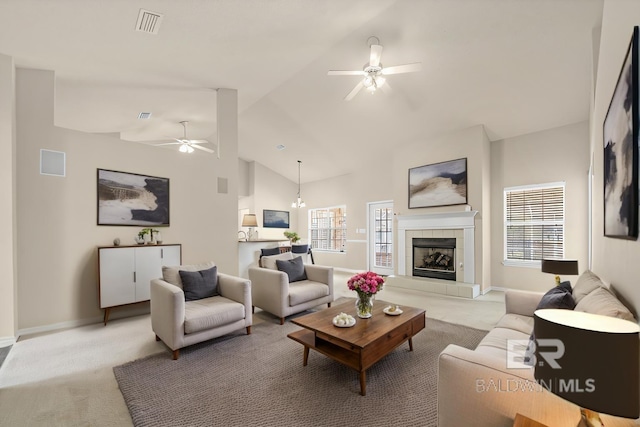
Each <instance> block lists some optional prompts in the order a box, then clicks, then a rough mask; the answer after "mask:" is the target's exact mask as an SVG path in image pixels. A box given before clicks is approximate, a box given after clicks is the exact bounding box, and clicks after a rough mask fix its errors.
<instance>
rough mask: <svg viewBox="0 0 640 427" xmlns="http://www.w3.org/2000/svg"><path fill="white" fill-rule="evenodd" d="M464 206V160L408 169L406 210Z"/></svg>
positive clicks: (465, 160)
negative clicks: (407, 206) (407, 201)
mask: <svg viewBox="0 0 640 427" xmlns="http://www.w3.org/2000/svg"><path fill="white" fill-rule="evenodd" d="M465 204H467V159H466V158H464V159H457V160H450V161H447V162H441V163H435V164H432V165H425V166H419V167H417V168H412V169H409V208H410V209H412V208H427V207H432V206H450V205H465Z"/></svg>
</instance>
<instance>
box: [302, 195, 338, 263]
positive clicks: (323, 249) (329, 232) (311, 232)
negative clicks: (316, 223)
mask: <svg viewBox="0 0 640 427" xmlns="http://www.w3.org/2000/svg"><path fill="white" fill-rule="evenodd" d="M334 209H342V211H343V212H344V215H343V216H344V221H343V222H342V226H341V227H340V228H337V227H323V228H312V224H313V222H312V220H311V218H312V216H313V213H314V212H317V211H327V213H328V212H329V211H331V210H334ZM308 220H309V222H308V224H309V234H308V236H309V244H310V245H311V248H312V249H313V251H314V252H333V253H346V252H347V248H346V245H347V206H346V205H338V206H329V207H326V208H315V209H309V213H308ZM338 229H340V230H342V239H341V242H342V244H341V245H339V246H340V248H338V249H327V248H320V247H317V245H315V244H314V243H313V241H314V239H313V231H317V230H327V231H328V233H327V235H328V236H330V235H331V233H332V230H338ZM327 240H330V239H327Z"/></svg>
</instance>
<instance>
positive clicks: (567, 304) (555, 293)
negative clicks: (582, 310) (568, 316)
mask: <svg viewBox="0 0 640 427" xmlns="http://www.w3.org/2000/svg"><path fill="white" fill-rule="evenodd" d="M575 306H576V302H575V301H574V300H573V297H572V296H571V283H569V282H562V283H561V284H560V285H559V286H556V287H554V288H551V289H549V290H548V291H547V292H546V293H545V294H544V295H543V296H542V298H541V299H540V302H539V303H538V306H537V307H536V310H540V309H543V308H562V309H566V310H573V309H574V307H575Z"/></svg>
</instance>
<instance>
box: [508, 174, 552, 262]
mask: <svg viewBox="0 0 640 427" xmlns="http://www.w3.org/2000/svg"><path fill="white" fill-rule="evenodd" d="M505 252H506V253H505V257H506V259H508V260H530V261H532V260H540V259H561V258H563V257H564V185H563V186H556V187H545V188H527V189H522V190H506V189H505Z"/></svg>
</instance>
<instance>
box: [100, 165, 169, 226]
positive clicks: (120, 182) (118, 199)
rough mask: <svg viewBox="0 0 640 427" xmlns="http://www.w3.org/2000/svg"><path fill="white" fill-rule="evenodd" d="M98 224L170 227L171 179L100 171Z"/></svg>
mask: <svg viewBox="0 0 640 427" xmlns="http://www.w3.org/2000/svg"><path fill="white" fill-rule="evenodd" d="M98 225H135V226H163V225H169V179H168V178H159V177H156V176H147V175H139V174H135V173H128V172H117V171H112V170H105V169H98Z"/></svg>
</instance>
